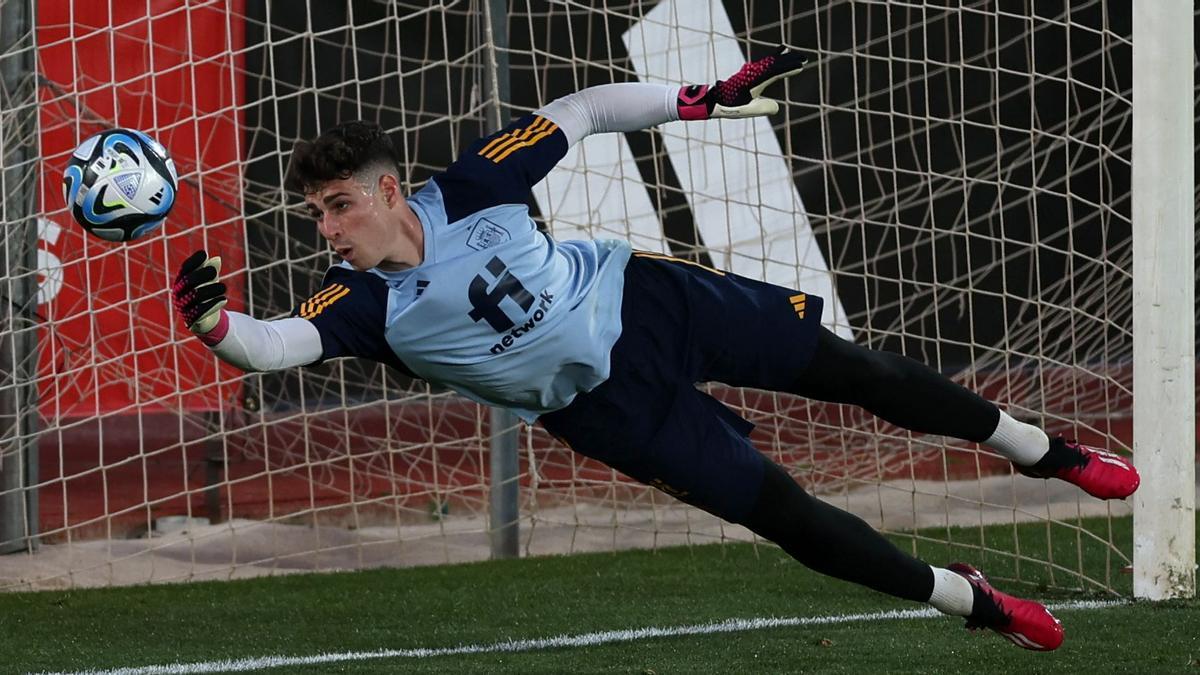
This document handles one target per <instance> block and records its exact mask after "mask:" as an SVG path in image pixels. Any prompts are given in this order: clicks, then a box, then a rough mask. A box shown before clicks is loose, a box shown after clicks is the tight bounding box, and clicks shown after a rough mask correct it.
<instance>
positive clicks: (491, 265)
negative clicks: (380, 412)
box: [296, 116, 631, 422]
mask: <svg viewBox="0 0 1200 675" xmlns="http://www.w3.org/2000/svg"><path fill="white" fill-rule="evenodd" d="M539 134H540V135H539ZM565 151H566V140H565V139H564V138H563V137H562V133H561V132H559V131H557V129H556V128H555V127H554V125H553V124H552V123H550V121H549V120H547V119H545V118H541V117H538V116H527V117H525V118H522V119H521V120H518V121H517V122H515V123H513V124H512V125H510V126H509V127H508V128H507V129H505V130H504V131H502V132H500V133H497V134H495V135H493V136H490V137H488V138H484V139H481V140H480V141H478V142H476V143H475V144H474V145H472V146H471V148H469V149H468V150H467V151H466V152H465V153H464V154H463V156H462V157H460V158H459V160H458V161H456V162H455V163H454V164H453V165H451V166H450V167H449V168H447V170H446V171H445V172H444V173H442V174H439V175H437V176H435V177H434V178H433V179H432V180H430V181H429V183H427V184H426V186H425V187H424V188H423V189H421V190H420V191H419V192H417V193H416V194H415V195H413V196H412V197H411V198H410V199H409V200H408V203H409V205H410V206H411V207H412V209H413V211H414V212H415V213H416V214H417V216H418V217H419V218H420V220H421V224H422V227H423V229H424V234H425V255H424V259H423V260H422V262H421V264H420V265H419V266H417V267H414V268H412V269H408V270H404V271H400V272H385V271H383V270H379V269H377V268H376V269H372V270H369V271H367V272H357V271H355V270H353V269H352V268H351V267H350V266H349V265H348V264H346V263H342V264H341V265H340V266H338V267H336V268H334V269H332V270H330V272H329V274H327V275H326V280H325V287H324V288H323V289H322V291H321V292H319V293H318V294H317V295H315V296H314V298H313V299H311V300H309V301H308V302H306V303H304V304H302V305H301V306H300V307H299V308H297V312H296V313H297V314H298V315H300V316H305V317H306V318H309V319H310V320H312V321H313V323H314V324H315V325H316V326H317V327H318V329H319V330H320V331H321V335H322V344H323V347H324V355H323V358H325V359H328V358H334V357H337V356H363V357H367V358H374V359H376V360H380V361H383V362H385V363H391V364H392V365H395V366H397V367H400V368H401V369H402V370H404V371H405V372H408V373H410V374H413V375H416V376H417V377H420V378H422V379H424V380H427V381H429V382H433V383H436V384H440V385H444V386H447V387H450V388H452V389H454V390H455V391H457V392H459V393H461V394H463V395H464V396H467V397H469V398H471V399H473V400H476V401H479V402H481V403H486V404H490V405H497V406H501V407H505V408H509V409H512V410H513V411H514V412H516V413H517V414H518V415H520V416H521V417H522V418H523V419H525V420H526V421H530V422H532V421H533V420H534V419H536V418H537V416H538V415H540V414H541V413H545V412H549V411H551V410H558V409H560V408H563V407H566V406H567V404H569V403H570V402H571V401H572V400H573V399H574V398H575V396H576V394H578V393H580V392H584V391H589V390H591V389H593V388H594V387H596V386H597V385H599V384H600V383H601V382H603V381H604V380H605V379H607V378H608V375H609V353H610V352H611V350H612V347H613V344H614V343H615V342H616V341H617V338H618V337H619V336H620V334H621V294H622V289H623V287H624V269H625V264H626V263H627V262H628V260H629V256H630V253H631V250H630V246H629V244H628V243H627V242H624V241H618V240H600V241H567V242H555V241H554V240H553V239H551V238H550V237H549V236H548V235H546V234H544V233H542V232H540V231H539V230H538V229H537V225H536V223H535V222H534V221H533V219H532V218H531V217H530V215H529V208H528V206H527V205H526V199H527V198H528V194H529V189H530V187H532V185H533V184H535V183H537V182H538V181H540V180H541V178H542V177H544V176H545V174H546V173H547V172H548V171H549V170H550V169H551V168H552V167H553V166H554V164H555V163H557V162H558V160H559V159H561V157H562V156H563V153H565ZM381 282H382V283H381ZM343 289H344V292H343ZM331 299H332V300H331ZM305 307H308V308H309V311H308V314H306V313H305ZM313 308H320V311H319V312H317V313H315V314H314V313H313ZM381 342H383V343H386V347H387V349H388V350H390V352H391V354H390V355H386V354H383V352H384V349H383V345H382V344H380V343H381Z"/></svg>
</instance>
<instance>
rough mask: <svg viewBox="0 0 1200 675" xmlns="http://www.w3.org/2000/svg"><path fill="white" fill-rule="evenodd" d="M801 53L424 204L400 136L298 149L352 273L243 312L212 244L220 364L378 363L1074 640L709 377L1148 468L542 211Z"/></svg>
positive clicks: (832, 567)
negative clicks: (859, 492) (567, 229)
mask: <svg viewBox="0 0 1200 675" xmlns="http://www.w3.org/2000/svg"><path fill="white" fill-rule="evenodd" d="M804 63H805V61H804V58H803V57H802V56H800V55H798V54H796V53H794V52H789V51H787V50H782V51H779V52H777V53H775V54H773V55H771V56H768V57H767V58H764V59H760V60H756V61H752V62H750V63H747V64H746V65H745V66H743V67H742V69H741V70H740V71H739V72H738V73H736V74H735V75H733V76H732V77H731V78H729V79H728V80H725V81H718V82H717V83H715V84H713V85H711V86H708V85H690V86H684V87H682V88H678V87H669V86H666V85H656V84H640V83H626V84H610V85H602V86H597V87H591V88H587V89H584V90H582V91H579V92H577V93H574V94H571V95H568V96H565V97H563V98H560V99H558V100H555V101H553V102H552V103H550V104H548V105H546V106H544V107H542V108H540V109H539V110H537V111H535V112H534V113H533V114H531V115H527V116H525V117H522V118H520V119H518V120H516V121H515V122H513V123H512V124H510V125H509V126H508V127H506V128H505V129H503V130H501V131H498V132H496V133H494V134H492V135H490V136H488V137H486V138H482V139H480V140H478V141H476V142H475V143H474V144H472V145H471V146H470V147H469V148H467V149H466V151H465V152H464V153H462V155H461V156H460V157H459V158H458V159H457V160H456V161H455V162H454V163H453V164H451V165H450V166H449V167H447V168H446V170H445V171H444V172H442V173H440V174H437V175H436V176H434V177H433V178H432V179H431V180H430V181H429V182H428V183H426V185H425V186H424V187H423V188H422V189H420V190H419V191H417V192H416V193H415V194H413V195H411V196H408V195H405V194H404V193H403V192H402V189H401V181H400V176H401V175H402V171H401V169H400V165H399V162H398V159H397V155H396V152H395V150H394V148H393V146H392V143H391V141H390V140H389V138H388V136H387V135H386V134H385V133H384V131H383V130H382V129H381V128H380V127H379V126H377V125H375V124H372V123H367V122H348V123H344V124H341V125H338V126H336V127H334V128H332V129H329V130H327V131H325V132H324V133H322V134H321V135H320V136H318V137H317V138H316V139H315V140H314V141H312V142H299V143H297V144H296V146H295V148H294V151H293V153H292V158H291V163H290V165H289V168H288V174H287V178H286V187H287V188H288V189H289V190H292V191H294V192H296V193H298V194H300V195H302V196H303V199H304V204H305V207H306V208H307V210H308V212H309V214H310V215H311V216H312V218H313V219H314V220H315V221H316V223H317V227H318V230H319V231H320V233H321V235H322V236H323V237H324V238H325V239H326V240H328V242H329V244H330V246H332V248H333V250H334V251H335V252H336V253H337V255H338V256H340V257H341V259H342V262H341V263H340V264H337V265H335V266H334V267H332V268H330V269H329V271H328V272H327V273H326V275H325V280H324V283H323V288H322V289H321V290H320V291H319V292H318V293H316V294H315V295H314V296H312V297H311V298H309V299H308V300H306V301H304V302H302V303H300V304H299V305H298V306H297V307H296V309H295V311H294V312H293V316H292V317H290V318H285V319H280V320H275V321H260V320H257V319H254V318H252V317H250V316H247V315H245V314H242V313H238V312H234V311H229V310H226V309H225V308H224V306H225V304H226V299H225V286H224V284H222V283H221V282H220V281H219V280H218V276H219V271H220V258H219V257H213V256H210V255H209V253H208V252H205V251H199V252H197V253H195V254H194V255H192V256H191V257H190V258H188V259H187V260H186V261H185V262H184V263H183V266H182V269H181V270H180V272H179V275H178V277H177V279H176V281H175V283H174V287H173V299H174V303H175V306H176V308H177V310H178V311H179V313H180V315H181V316H182V317H183V320H184V321H185V322H186V324H187V326H188V328H189V329H190V330H191V331H192V332H194V333H195V334H196V335H198V336H199V338H200V339H201V340H202V341H203V342H204V344H206V345H208V347H209V348H211V349H212V351H213V352H214V353H215V354H216V355H217V356H218V357H220V358H221V359H223V360H225V361H227V362H228V363H231V364H233V365H235V366H237V367H239V368H241V369H243V370H253V371H266V370H276V369H281V368H291V367H295V366H304V365H311V364H316V363H320V362H322V361H325V360H327V359H333V358H338V357H349V356H354V357H362V358H367V359H373V360H375V361H379V362H382V363H385V364H388V365H390V366H393V367H395V368H397V369H399V370H401V371H402V372H404V373H406V374H408V375H410V376H413V377H418V378H422V379H425V380H427V381H429V382H434V383H437V384H440V385H444V386H447V387H450V388H452V389H454V390H456V391H458V392H460V393H461V394H462V395H464V396H467V397H469V398H471V399H474V400H476V401H479V402H481V403H486V404H488V405H494V406H501V407H504V408H509V409H511V410H513V411H514V412H516V414H518V415H519V416H520V417H521V418H522V419H524V420H525V421H526V422H529V423H533V422H534V421H537V422H539V423H541V424H542V425H543V426H544V427H545V429H546V430H547V431H549V432H550V433H551V434H553V435H554V436H555V437H556V438H558V439H560V440H561V441H563V442H564V443H565V444H567V445H568V446H570V447H571V448H572V449H573V450H574V451H576V452H579V453H581V454H583V455H586V456H588V457H592V458H594V459H597V460H599V461H601V462H604V463H605V464H608V465H609V466H611V467H613V468H615V469H617V470H619V471H621V472H622V473H625V474H627V475H629V476H631V477H633V478H635V479H637V480H639V481H641V482H642V483H646V484H648V485H653V486H655V487H657V488H659V489H661V490H663V491H665V492H667V493H669V494H671V495H673V496H675V497H677V498H679V499H681V500H683V501H685V502H687V503H689V504H693V505H695V506H697V507H699V508H702V509H704V510H706V511H709V512H710V513H713V514H715V515H717V516H720V517H721V518H724V519H725V520H728V521H730V522H734V523H740V524H742V525H745V526H746V527H748V528H749V529H750V530H752V531H754V532H755V533H757V534H758V535H760V536H762V537H764V538H766V539H769V540H771V541H773V542H775V543H776V544H778V545H779V546H780V547H782V548H783V549H784V550H785V551H787V552H788V553H789V554H790V555H792V556H793V557H794V558H796V559H797V560H799V561H800V562H802V563H804V564H805V565H807V566H809V567H811V568H812V569H814V570H817V571H819V572H822V573H824V574H828V575H831V576H834V577H837V578H840V579H845V580H847V581H852V582H855V583H859V584H862V585H865V586H868V587H870V588H873V589H876V590H878V591H881V592H884V593H888V594H890V595H893V596H896V597H900V598H906V599H909V600H915V601H917V602H926V603H929V604H930V605H932V606H933V607H935V608H937V609H939V610H941V611H942V612H945V613H947V614H952V615H957V616H962V617H966V620H967V626H968V627H971V628H976V627H985V628H990V629H992V630H995V631H997V632H999V633H1000V634H1002V635H1004V636H1005V637H1007V638H1008V639H1010V640H1012V641H1013V642H1015V643H1016V644H1018V645H1020V646H1022V647H1025V648H1027V649H1035V650H1051V649H1055V648H1056V647H1058V646H1059V645H1060V644H1061V642H1062V640H1063V631H1062V627H1061V624H1060V623H1059V622H1058V621H1057V620H1056V619H1055V618H1054V617H1053V616H1051V614H1050V613H1049V612H1048V611H1047V610H1046V609H1045V608H1044V607H1043V606H1042V605H1040V604H1038V603H1037V602H1034V601H1031V600H1023V599H1018V598H1016V597H1013V596H1011V595H1008V594H1005V593H1003V592H1001V591H999V590H996V589H995V588H993V587H992V586H991V585H990V584H989V583H988V581H987V580H986V579H985V578H984V576H983V575H982V574H980V573H979V572H978V571H977V570H975V569H974V568H972V567H970V566H969V565H965V564H961V563H956V564H952V565H950V566H949V567H947V568H941V567H932V566H930V565H929V564H926V563H924V562H922V561H921V560H918V559H916V558H913V557H911V556H909V555H907V554H905V553H904V552H902V551H900V550H899V549H898V548H896V547H895V546H893V545H892V544H891V543H890V542H889V541H888V540H887V539H885V538H884V537H882V536H881V535H880V534H878V533H877V532H875V531H874V530H873V529H871V527H870V526H868V525H867V524H866V523H865V522H863V521H862V520H861V519H859V518H857V517H856V516H854V515H852V514H849V513H847V512H845V511H842V510H840V509H837V508H834V507H833V506H830V505H828V504H826V503H824V502H822V501H820V500H818V499H816V498H814V497H813V496H811V495H809V494H808V493H806V492H805V491H804V490H803V489H802V488H801V487H800V486H799V485H798V484H797V483H796V482H795V481H794V480H793V479H792V478H791V477H790V476H789V475H788V473H787V472H786V471H785V470H784V469H783V468H781V467H780V466H778V465H776V464H775V463H773V462H771V461H770V460H768V459H767V458H765V457H764V456H763V455H761V454H760V453H759V452H758V451H756V450H755V448H754V447H753V445H751V443H750V440H749V438H748V436H749V433H750V430H751V428H752V426H753V425H751V424H750V423H749V422H747V421H746V420H744V419H742V418H741V417H739V416H738V415H736V414H735V413H734V412H733V411H731V410H730V409H728V408H726V407H725V406H724V405H723V404H722V403H720V402H719V401H717V400H716V399H714V398H712V397H710V396H708V395H706V394H704V393H703V392H701V391H699V390H698V389H697V388H696V386H695V384H696V383H697V382H710V381H714V382H723V383H725V384H728V385H732V386H738V387H754V388H758V389H766V390H771V391H781V392H788V393H792V394H798V395H800V396H805V397H808V398H812V399H818V400H822V401H832V402H837V403H850V404H855V405H858V406H862V407H863V408H865V409H866V410H869V411H870V412H871V413H873V414H875V415H877V416H879V417H881V418H883V419H885V420H887V421H888V422H890V423H892V424H895V425H898V426H900V427H903V428H905V429H910V430H912V431H915V432H918V433H925V434H940V435H944V436H950V437H953V438H958V439H962V440H966V441H972V442H978V443H983V444H985V445H987V446H989V447H991V448H993V449H994V450H995V451H997V452H999V453H1000V454H1001V455H1003V456H1004V457H1006V458H1008V459H1010V460H1011V461H1012V462H1013V463H1014V464H1015V465H1016V466H1017V467H1018V468H1019V470H1020V471H1021V472H1023V473H1026V474H1029V475H1032V476H1037V477H1042V478H1057V479H1061V480H1066V481H1069V482H1071V483H1074V484H1076V485H1078V486H1080V487H1081V488H1083V489H1084V490H1085V491H1087V492H1088V493H1090V494H1092V495H1094V496H1096V497H1100V498H1105V499H1120V498H1124V497H1126V496H1128V495H1129V494H1131V493H1132V492H1133V491H1134V490H1135V489H1136V488H1137V485H1138V475H1137V472H1136V471H1135V469H1134V468H1133V466H1132V465H1131V464H1130V463H1129V462H1127V461H1125V460H1124V459H1121V458H1119V457H1117V456H1115V455H1111V454H1108V453H1105V452H1102V451H1099V450H1095V449H1093V448H1089V447H1086V446H1084V445H1080V444H1077V443H1073V442H1070V441H1066V440H1064V439H1062V438H1054V439H1051V438H1049V437H1047V435H1046V434H1045V433H1044V432H1043V431H1042V430H1041V429H1039V428H1036V427H1034V426H1031V425H1029V424H1025V423H1022V422H1019V421H1017V420H1015V419H1013V418H1012V417H1010V416H1009V415H1007V414H1005V413H1004V412H1002V411H1001V410H1000V409H998V408H997V407H996V406H995V405H993V404H992V403H989V402H988V401H986V400H984V399H983V398H981V397H979V396H978V395H976V394H974V393H972V392H970V391H968V390H966V389H964V388H963V387H961V386H959V385H957V384H955V383H954V382H952V381H950V380H949V379H947V378H945V377H943V376H942V375H940V374H939V373H937V372H935V371H934V370H932V369H930V368H928V367H926V366H924V365H922V364H920V363H918V362H916V361H914V360H912V359H909V358H907V357H904V356H901V355H898V354H893V353H888V352H882V351H873V350H870V349H866V348H864V347H860V346H857V345H855V344H852V343H851V342H848V341H846V340H842V339H840V338H838V337H837V336H835V335H834V334H833V333H832V332H830V331H829V330H827V329H825V328H823V327H822V326H821V310H822V300H821V298H819V297H817V296H814V295H810V294H807V293H804V292H803V291H799V290H793V289H787V288H781V287H779V286H774V285H771V284H766V283H761V282H758V281H755V280H752V279H747V278H743V277H739V276H737V275H734V274H732V273H729V272H725V271H722V270H718V269H712V268H709V267H706V266H704V265H700V264H697V263H695V262H691V261H687V260H680V259H676V258H672V257H670V256H667V255H663V254H659V253H650V252H643V251H634V250H632V249H631V247H630V245H629V243H627V242H625V241H618V240H595V241H562V242H557V241H555V240H554V239H552V238H551V237H549V236H548V235H546V234H544V233H542V232H540V231H538V229H537V227H536V226H535V224H534V221H533V220H532V219H531V218H530V216H529V212H528V208H527V206H526V200H527V198H528V195H529V191H530V188H531V187H532V186H533V185H535V184H536V183H538V182H539V181H540V180H541V179H542V178H543V177H544V176H545V175H546V174H547V173H548V172H549V171H550V170H551V168H553V167H554V165H555V164H556V163H557V162H558V161H559V160H560V159H561V158H562V157H563V156H564V154H565V153H566V152H567V149H568V148H569V147H571V146H572V145H574V144H575V143H578V142H579V141H580V140H581V139H583V138H584V137H585V136H588V135H589V134H595V133H602V132H614V131H631V130H637V129H645V128H648V127H651V126H655V125H658V124H662V123H665V122H671V121H676V120H695V121H699V120H709V119H716V118H732V117H752V116H758V115H770V114H772V113H774V112H776V111H777V109H778V104H777V103H776V102H775V101H773V100H770V99H768V98H764V97H762V96H761V94H762V91H763V89H764V88H765V87H767V86H768V85H769V84H771V83H772V82H774V81H776V80H778V79H780V78H782V77H785V76H788V75H791V74H793V73H796V72H798V71H799V70H800V69H801V67H802V66H803V65H804Z"/></svg>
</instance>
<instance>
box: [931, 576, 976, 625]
mask: <svg viewBox="0 0 1200 675" xmlns="http://www.w3.org/2000/svg"><path fill="white" fill-rule="evenodd" d="M930 568H931V569H932V570H933V594H932V595H930V596H929V604H931V605H933V608H934V609H936V610H937V611H939V612H941V613H943V614H949V615H951V616H970V615H971V608H972V607H973V606H974V605H975V592H974V591H972V590H971V584H970V583H969V582H967V580H966V579H964V578H962V577H961V576H959V575H957V574H955V573H954V572H951V571H950V570H948V569H943V568H941V567H932V566H930Z"/></svg>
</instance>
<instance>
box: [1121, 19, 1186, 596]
mask: <svg viewBox="0 0 1200 675" xmlns="http://www.w3.org/2000/svg"><path fill="white" fill-rule="evenodd" d="M1194 12H1195V9H1194V7H1193V4H1192V3H1191V2H1188V1H1187V0H1170V1H1164V2H1138V3H1134V6H1133V150H1132V162H1133V167H1132V170H1133V190H1132V209H1133V424H1134V426H1133V446H1134V458H1135V459H1136V464H1137V467H1138V470H1139V471H1140V472H1141V474H1142V489H1140V490H1138V492H1137V493H1136V494H1135V495H1134V497H1133V502H1134V509H1133V526H1134V545H1133V574H1134V585H1133V592H1134V595H1136V596H1137V597H1140V598H1149V599H1152V600H1162V599H1167V598H1192V597H1195V595H1196V503H1195V495H1196V493H1195V490H1194V486H1195V484H1196V399H1195V391H1196V383H1195V376H1196V359H1195V348H1196V336H1195V322H1194V321H1193V317H1194V316H1195V297H1194V293H1195V279H1196V272H1195V260H1196V258H1195V255H1196V251H1195V247H1196V237H1195V226H1196V182H1195V158H1196V145H1195V119H1196V118H1195V110H1194V109H1193V106H1194V100H1195V99H1194V92H1195V83H1194V76H1195V67H1196V64H1195V52H1194V49H1193V41H1194V40H1195V36H1194V35H1193V27H1194V21H1193V19H1194Z"/></svg>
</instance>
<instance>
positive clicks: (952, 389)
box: [793, 328, 1000, 443]
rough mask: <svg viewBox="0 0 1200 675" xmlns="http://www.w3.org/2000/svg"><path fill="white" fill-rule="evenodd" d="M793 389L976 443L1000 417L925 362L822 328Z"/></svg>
mask: <svg viewBox="0 0 1200 675" xmlns="http://www.w3.org/2000/svg"><path fill="white" fill-rule="evenodd" d="M793 393H796V394H799V395H801V396H804V397H806V398H813V399H817V400H820V401H831V402H834V403H850V404H853V405H857V406H860V407H862V408H865V409H866V410H868V411H870V412H871V413H872V414H874V415H876V416H878V417H881V418H883V419H885V420H887V421H888V422H891V423H892V424H895V425H896V426H898V427H901V428H903V429H909V430H911V431H916V432H919V433H926V434H938V435H941V436H950V437H952V438H960V439H963V440H966V441H973V442H976V443H979V442H982V441H985V440H987V438H988V437H989V436H991V434H992V432H993V431H995V430H996V425H997V424H998V423H999V421H1000V409H999V408H997V407H996V406H995V405H994V404H992V403H990V402H989V401H987V400H985V399H984V398H983V397H981V396H979V395H978V394H976V393H974V392H972V391H970V390H969V389H966V388H964V387H962V386H961V385H959V384H957V383H956V382H954V381H952V380H950V379H949V378H947V377H945V376H944V375H942V374H941V373H939V372H937V371H936V370H934V369H932V368H930V367H928V366H926V365H925V364H923V363H920V362H919V361H915V360H913V359H910V358H908V357H907V356H903V355H901V354H895V353H892V352H884V351H876V350H873V349H867V348H866V347H860V346H858V345H856V344H854V343H851V342H849V341H846V340H843V339H841V338H839V337H838V336H836V335H834V334H833V333H832V332H830V331H828V330H826V329H824V328H822V329H821V333H820V336H819V337H818V338H817V350H816V352H815V353H814V355H813V359H812V362H811V363H810V364H809V366H808V369H807V370H805V371H804V373H803V374H802V375H801V377H800V378H799V380H798V382H797V383H796V386H795V388H794V391H793Z"/></svg>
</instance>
